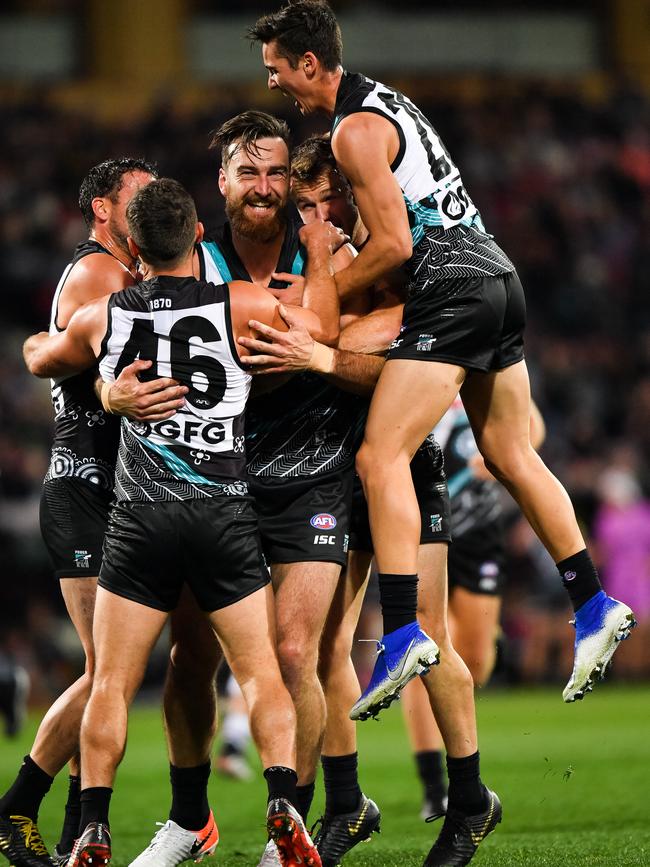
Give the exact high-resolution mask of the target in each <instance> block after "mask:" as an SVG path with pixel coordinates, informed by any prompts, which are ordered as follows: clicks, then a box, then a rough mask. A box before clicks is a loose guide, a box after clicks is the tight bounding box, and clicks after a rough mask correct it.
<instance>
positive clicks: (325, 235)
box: [251, 222, 344, 346]
mask: <svg viewBox="0 0 650 867" xmlns="http://www.w3.org/2000/svg"><path fill="white" fill-rule="evenodd" d="M343 238H344V236H343V235H342V233H341V231H340V229H337V228H336V227H335V226H333V225H332V224H331V223H322V222H314V223H310V224H309V225H308V226H302V228H301V229H300V241H301V243H302V244H303V246H304V247H305V250H306V252H307V260H306V264H305V286H304V290H303V295H302V308H303V309H304V310H308V311H311V312H312V313H314V314H315V315H316V318H317V320H318V324H316V321H315V320H313V319H312V320H311V322H310V324H307V320H305V324H306V326H307V328H308V330H309V332H310V334H312V336H313V337H314V339H315V340H318V341H319V342H320V343H324V344H326V345H328V346H334V345H335V344H336V342H337V340H338V338H339V323H340V316H341V313H340V308H339V296H338V291H337V286H336V281H335V279H334V271H335V266H334V261H333V257H334V254H335V253H336V251H337V250H338V248H339V247H340V246H341V242H342V240H343ZM288 276H289V275H283V274H278V275H276V277H277V278H278V279H281V280H282V279H285V277H288ZM267 294H270V293H267ZM274 300H276V301H277V299H274ZM295 309H298V308H295ZM251 318H256V319H259V318H260V317H251ZM276 321H278V323H279V322H281V320H276Z"/></svg>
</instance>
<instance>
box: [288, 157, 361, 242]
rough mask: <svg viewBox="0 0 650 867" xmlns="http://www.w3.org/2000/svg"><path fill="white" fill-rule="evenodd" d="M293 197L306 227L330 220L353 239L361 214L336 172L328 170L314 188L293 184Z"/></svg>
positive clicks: (312, 185) (347, 187)
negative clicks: (315, 222)
mask: <svg viewBox="0 0 650 867" xmlns="http://www.w3.org/2000/svg"><path fill="white" fill-rule="evenodd" d="M291 195H292V198H293V200H294V202H295V204H296V207H297V208H298V212H299V213H300V216H301V218H302V221H303V223H313V222H314V221H315V220H323V221H326V220H329V221H330V222H331V223H333V224H334V225H335V226H338V228H339V229H343V231H344V232H345V234H346V235H350V237H351V236H352V233H353V230H354V227H355V225H356V222H357V218H358V216H359V212H358V210H357V207H356V205H355V204H354V201H353V199H352V191H351V190H350V187H349V186H348V185H347V183H346V182H345V181H344V180H343V178H342V177H341V176H340V174H339V173H338V172H337V171H335V170H333V169H328V170H327V171H325V172H324V173H323V174H322V175H321V176H320V177H319V178H318V179H317V180H316V182H315V183H313V184H304V183H300V181H293V182H292V184H291Z"/></svg>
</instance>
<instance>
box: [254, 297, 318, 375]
mask: <svg viewBox="0 0 650 867" xmlns="http://www.w3.org/2000/svg"><path fill="white" fill-rule="evenodd" d="M278 309H279V313H280V316H281V317H282V318H283V319H284V321H285V322H286V323H287V325H288V326H289V330H288V331H278V330H277V329H275V328H271V327H270V326H269V325H264V323H263V322H258V321H257V320H256V319H251V320H250V322H249V323H248V325H249V327H250V328H251V329H252V330H253V331H257V332H258V334H260V335H261V337H262V338H263V339H261V340H260V339H256V338H254V337H240V338H239V341H238V342H239V343H240V345H241V346H245V347H246V349H248V351H249V352H253V353H256V354H255V355H246V356H244V357H243V358H242V359H241V361H242V364H244V365H246V368H247V370H248V372H249V373H252V374H262V373H293V372H294V371H297V370H307V369H308V368H309V362H310V361H311V357H312V355H313V352H314V339H313V338H312V336H311V335H310V333H309V331H307V329H306V328H305V327H304V325H302V323H301V322H300V321H299V320H298V319H297V317H296V316H295V315H294V314H293V313H292V312H291V311H290V310H287V309H286V307H284V306H283V305H282V304H280V307H279V308H278Z"/></svg>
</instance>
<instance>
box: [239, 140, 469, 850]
mask: <svg viewBox="0 0 650 867" xmlns="http://www.w3.org/2000/svg"><path fill="white" fill-rule="evenodd" d="M292 157H293V158H292V187H291V189H292V195H293V197H294V201H295V202H296V204H297V207H298V209H299V211H300V214H301V216H302V218H303V220H305V222H307V223H311V222H313V221H315V220H318V219H329V220H332V221H333V222H334V223H336V224H337V225H339V226H341V227H342V228H343V229H344V231H345V232H346V233H347V234H349V235H351V236H353V237H355V239H356V242H357V244H358V245H359V246H362V245H363V243H364V242H365V241H366V240H367V233H366V232H365V227H364V226H363V223H361V222H360V220H359V213H358V210H357V208H356V206H355V204H354V200H353V198H352V196H351V193H350V189H349V186H348V185H347V182H346V181H345V179H344V178H342V177H341V175H340V172H339V171H338V170H337V168H336V164H335V162H334V161H333V157H332V154H331V149H330V147H329V142H328V141H327V140H325V139H323V138H318V137H314V138H313V139H309V140H307V141H306V142H304V143H303V144H302V145H300V146H299V147H298V148H296V151H294V154H293V155H292ZM395 288H396V287H395ZM374 294H377V295H379V294H383V295H384V297H383V298H380V299H378V303H377V305H376V307H375V308H374V309H373V310H371V312H369V313H368V314H367V315H365V316H357V317H348V322H347V325H346V327H345V328H344V329H343V330H342V332H341V336H340V338H339V343H338V348H336V349H328V348H327V347H323V346H316V347H315V346H314V341H313V339H312V338H311V337H310V335H309V334H308V333H307V332H306V331H305V330H304V329H303V328H302V327H301V326H300V325H299V323H291V328H290V331H289V332H279V331H275V330H274V329H268V328H265V327H263V326H261V325H260V326H259V327H260V328H261V329H262V332H263V334H264V336H265V338H266V339H267V340H268V339H272V343H261V342H260V341H257V340H250V339H247V338H240V341H241V342H242V343H243V344H244V345H245V346H247V348H250V349H255V350H256V351H257V352H258V353H260V354H259V355H254V356H253V355H252V356H249V357H248V358H246V359H245V363H246V365H247V366H250V368H251V369H252V370H253V371H260V370H263V369H265V368H270V369H276V370H278V371H285V370H292V369H303V368H304V367H305V366H307V367H308V368H309V369H311V370H315V371H317V372H318V373H319V375H321V376H323V377H324V378H325V379H328V380H330V381H332V382H336V383H337V384H339V385H340V386H341V387H343V388H346V389H351V390H355V391H358V392H360V393H363V394H367V395H368V396H370V395H371V394H372V390H373V388H374V386H375V384H376V381H377V379H378V377H379V374H380V371H381V369H382V367H383V365H384V357H383V355H384V353H385V352H386V350H387V349H388V346H389V344H390V343H391V341H392V340H393V338H394V337H395V336H396V334H397V332H398V331H399V327H400V321H401V313H402V305H401V303H399V298H398V297H396V295H395V291H392V292H390V293H386V292H385V290H382V293H378V292H377V291H375V293H374ZM288 321H289V320H288ZM373 353H376V354H373ZM411 472H412V474H413V481H414V485H415V488H416V491H417V498H418V504H419V508H420V510H421V536H420V543H421V544H420V549H419V557H418V565H419V570H420V576H421V580H420V586H419V599H418V602H419V605H420V608H419V616H420V617H421V618H422V622H423V623H424V624H425V628H426V629H427V632H428V633H429V634H431V635H433V636H434V638H435V640H436V642H437V643H438V645H439V646H440V648H441V651H442V652H441V665H440V667H439V668H436V669H435V671H434V672H432V673H431V674H430V675H429V676H428V677H426V678H423V683H424V684H425V685H426V690H427V692H425V696H426V699H425V701H426V704H427V708H428V718H427V722H428V723H430V722H431V720H432V716H431V708H434V709H435V712H436V714H437V715H438V717H439V718H440V720H441V725H442V727H443V731H444V733H445V741H446V744H447V748H448V750H449V755H450V761H449V766H450V775H451V777H452V782H453V785H454V786H455V796H456V801H457V803H458V801H459V800H460V799H463V798H471V797H472V796H473V794H474V793H473V788H474V787H473V786H472V785H471V784H470V785H469V786H465V785H464V782H465V781H464V780H463V779H462V776H463V774H462V771H463V768H462V765H463V759H462V755H463V751H464V750H465V749H466V746H467V745H468V744H469V745H473V746H475V745H476V722H475V714H474V703H473V694H472V679H471V676H470V674H469V672H468V670H467V667H466V666H465V664H464V662H463V660H462V659H461V657H460V656H459V655H458V653H456V651H455V650H454V648H453V647H452V644H451V642H450V637H449V631H448V629H447V621H446V598H447V575H446V563H447V543H448V542H449V540H450V507H449V497H448V494H447V485H446V481H445V474H444V472H443V470H442V456H441V450H440V447H439V446H438V445H437V443H436V442H435V441H434V440H432V439H431V440H430V439H427V440H426V441H425V443H424V444H423V446H422V448H420V449H419V450H418V452H417V453H416V455H415V457H414V459H413V461H412V463H411ZM372 553H373V546H372V540H371V537H370V529H369V526H368V513H367V506H366V504H365V501H364V498H363V493H362V492H361V491H359V492H358V495H355V500H354V506H353V513H352V521H351V533H350V553H349V556H348V564H347V570H346V573H345V577H344V580H342V581H341V582H340V585H339V588H337V594H336V597H335V600H334V603H333V605H332V609H331V611H330V615H329V618H328V623H327V627H326V631H325V635H324V639H323V642H322V646H321V659H320V664H321V677H322V678H323V683H324V687H325V694H326V697H327V703H328V716H327V729H326V733H325V741H324V748H323V752H324V756H323V768H324V772H325V786H326V804H325V815H324V817H323V822H322V826H321V830H320V831H319V832H318V835H317V837H316V840H315V842H316V845H317V847H318V851H319V854H320V856H321V859H322V861H323V865H328V867H333V865H335V864H338V863H339V861H340V859H341V857H342V856H343V855H344V854H345V853H346V852H347V851H348V850H349V849H350V848H352V846H353V845H354V843H355V842H357V840H355V837H354V836H353V835H352V834H350V833H349V832H348V827H349V823H350V821H351V819H352V817H351V816H350V815H345V813H343V811H341V810H340V808H339V805H340V803H341V801H342V800H343V797H344V796H348V793H351V792H353V791H354V788H353V786H354V785H355V784H356V785H357V787H358V781H357V780H356V773H355V774H354V776H353V772H356V732H355V725H354V723H353V722H352V721H351V720H350V718H349V708H350V706H351V704H352V703H353V702H354V700H355V698H356V697H357V696H358V694H359V682H358V680H357V677H356V673H355V671H354V667H353V665H352V662H351V660H350V653H351V649H352V641H353V637H354V631H355V627H356V624H357V622H358V618H359V613H360V610H361V604H362V601H363V596H364V593H365V588H366V584H367V580H368V574H369V569H370V561H371V559H372ZM423 691H424V690H423ZM429 702H430V706H429ZM457 755H460V756H461V758H460V760H459V759H456V758H455V756H457ZM353 759H354V760H355V761H352V760H353ZM459 764H460V766H461V767H460V768H458V765H459ZM457 771H460V774H459V773H457ZM328 783H329V785H328ZM470 783H471V781H470ZM348 809H349V807H348ZM366 833H367V832H366Z"/></svg>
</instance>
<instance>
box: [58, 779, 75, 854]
mask: <svg viewBox="0 0 650 867" xmlns="http://www.w3.org/2000/svg"><path fill="white" fill-rule="evenodd" d="M68 780H69V785H68V800H67V801H66V805H65V818H64V820H63V828H62V829H61V839H60V840H59V842H58V844H57V845H58V849H59V852H61V853H64V852H70V851H72V845H73V843H74V841H75V840H76V839H77V837H78V836H79V825H80V823H81V777H75V776H74V775H73V774H70V776H69V777H68Z"/></svg>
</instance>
